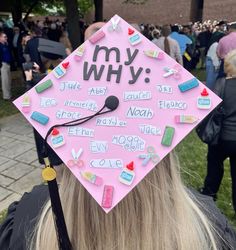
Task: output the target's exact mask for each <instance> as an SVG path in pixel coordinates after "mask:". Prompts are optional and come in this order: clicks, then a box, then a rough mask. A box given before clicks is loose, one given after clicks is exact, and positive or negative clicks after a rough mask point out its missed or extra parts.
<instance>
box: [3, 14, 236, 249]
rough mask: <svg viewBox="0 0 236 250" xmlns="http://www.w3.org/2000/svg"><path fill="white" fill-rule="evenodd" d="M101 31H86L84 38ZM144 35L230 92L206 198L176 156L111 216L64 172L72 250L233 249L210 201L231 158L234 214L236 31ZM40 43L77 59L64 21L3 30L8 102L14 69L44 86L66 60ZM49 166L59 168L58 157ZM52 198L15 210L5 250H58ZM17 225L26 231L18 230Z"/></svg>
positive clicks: (37, 191) (203, 26)
mask: <svg viewBox="0 0 236 250" xmlns="http://www.w3.org/2000/svg"><path fill="white" fill-rule="evenodd" d="M100 24H101V23H100ZM84 27H85V26H83V28H82V30H83V29H84ZM99 27H100V26H99ZM99 27H96V25H95V26H94V27H93V26H92V28H94V29H92V30H91V29H89V28H88V30H87V31H86V32H85V39H87V38H88V37H89V36H91V35H92V34H93V33H94V31H96V30H97V28H99ZM28 29H29V30H30V33H29V30H28ZM139 29H140V31H141V32H142V33H143V34H144V35H145V36H146V37H147V38H148V39H150V40H151V41H152V42H153V43H155V44H156V45H157V46H158V47H160V48H161V49H162V50H164V51H165V52H166V53H167V54H169V55H170V56H171V57H172V58H174V59H175V60H176V61H177V62H178V63H179V64H182V65H183V66H184V67H185V68H186V69H187V70H192V69H194V68H196V67H197V65H199V64H200V67H201V68H205V67H206V73H207V79H206V85H207V86H208V87H209V88H211V89H213V90H214V91H215V92H216V93H217V94H219V92H217V91H218V90H219V85H220V86H221V87H222V86H224V106H225V117H224V120H223V125H222V135H221V138H220V140H219V143H218V144H217V145H214V146H212V145H209V146H208V156H207V161H208V164H207V176H206V179H205V183H204V187H203V188H202V189H201V190H200V193H202V194H204V195H206V197H205V196H203V195H201V194H199V193H198V192H196V191H194V190H191V189H187V188H185V187H184V185H183V183H182V182H181V179H180V174H179V167H178V164H177V163H176V161H175V157H174V155H173V153H170V154H169V155H168V156H167V157H166V158H165V159H164V160H162V161H161V162H160V163H159V164H158V168H154V170H153V171H151V172H150V173H149V175H148V176H147V177H146V179H145V180H143V181H142V182H141V183H140V184H139V185H138V187H137V188H135V189H134V191H132V192H131V194H129V196H128V197H127V198H126V199H124V200H122V201H121V202H120V203H119V204H118V205H117V207H116V209H114V210H112V211H111V212H110V213H109V214H105V213H104V212H103V211H102V210H101V208H100V207H99V206H98V204H97V203H96V201H95V200H94V199H92V198H91V197H89V194H88V193H87V192H86V190H85V189H84V188H83V186H82V185H81V184H80V183H79V182H78V181H77V180H76V179H75V177H74V176H73V174H72V173H71V172H70V171H69V170H68V169H66V168H65V169H64V170H63V174H62V179H61V183H60V194H61V202H62V205H63V208H64V213H65V219H66V222H67V226H68V232H69V237H70V241H71V244H72V246H73V248H74V249H119V250H125V249H150V250H151V249H183V250H187V249H189V248H191V249H196V250H198V249H206V250H208V249H214V250H216V249H235V248H236V232H235V231H234V229H233V228H232V227H231V226H230V225H229V224H228V222H227V219H226V218H225V217H224V216H223V215H222V214H221V213H220V212H219V210H217V208H216V206H215V204H214V202H213V199H211V198H212V197H213V198H214V200H215V199H216V198H217V192H218V189H219V186H220V183H221V180H222V177H223V173H224V168H223V162H224V160H225V159H226V158H227V157H229V159H230V164H231V176H232V193H233V195H232V196H233V205H234V209H235V212H236V173H235V172H236V171H235V169H236V105H235V101H234V97H235V94H236V87H235V86H236V80H235V79H236V24H235V23H231V24H227V23H226V22H224V21H221V22H210V21H207V22H204V23H200V22H198V23H194V24H189V25H184V26H181V25H163V26H156V25H152V24H151V25H143V24H141V25H139ZM11 32H12V33H11ZM83 33H84V32H83ZM10 34H12V36H11V35H10ZM86 34H87V35H86ZM42 37H43V38H44V39H48V40H51V41H55V42H60V43H63V44H64V47H65V50H66V53H67V54H69V53H71V50H72V47H71V44H70V42H69V39H68V34H67V29H66V24H65V23H64V24H63V23H60V22H59V20H58V21H56V22H50V21H49V19H47V18H46V19H45V21H44V22H36V23H28V24H27V28H26V24H24V25H21V26H18V27H14V28H13V29H11V30H10V28H8V27H1V31H0V63H1V76H2V91H3V99H5V100H10V99H11V88H10V86H11V85H10V73H9V72H10V68H11V64H12V62H13V64H14V65H13V66H12V67H14V66H15V67H19V68H21V67H23V64H24V63H25V62H33V64H32V68H30V69H29V68H28V69H26V68H24V67H23V68H24V69H23V71H24V73H25V77H26V84H27V86H28V88H30V87H32V86H34V85H35V84H36V83H37V82H38V81H39V79H40V78H37V79H34V76H36V75H37V74H38V73H39V72H40V74H42V73H43V72H44V73H45V72H46V71H47V70H48V69H52V68H53V67H55V66H56V65H57V63H58V62H59V61H60V60H61V58H60V57H58V56H56V57H55V55H48V54H46V55H45V54H43V55H42V54H40V53H39V51H38V41H39V38H42ZM7 38H9V39H7ZM45 57H46V58H47V60H44V58H45ZM34 74H35V75H34ZM37 136H39V137H40V135H39V134H37V131H35V140H36V146H37V150H38V154H39V160H41V161H42V155H41V153H42V152H41V151H40V150H41V148H42V144H40V141H41V142H42V138H37ZM37 142H39V143H38V145H37ZM52 154H53V151H52ZM51 162H52V164H54V165H58V164H61V161H60V159H59V158H58V157H57V155H54V156H53V157H52V159H51ZM48 197H49V194H48V191H47V188H46V187H45V186H39V187H35V188H34V190H33V191H32V192H31V193H29V194H27V195H25V196H24V197H23V199H22V200H21V201H20V202H19V203H13V204H12V205H11V206H10V208H9V212H8V216H7V219H6V220H5V222H4V223H3V225H2V226H1V227H0V233H1V235H0V246H3V247H6V249H8V248H9V245H10V244H12V245H11V246H12V249H16V246H17V247H18V246H20V248H18V249H25V246H26V245H27V246H30V249H47V248H48V249H58V242H57V232H56V231H55V227H54V223H53V213H52V208H51V206H50V202H49V201H48ZM36 199H37V202H36ZM140 200H142V203H141V202H139V201H140ZM25 211H27V213H26V212H25ZM36 218H38V220H36ZM127 218H128V219H129V221H127ZM32 221H33V222H32ZM31 222H32V223H31ZM17 223H18V224H17ZM15 224H17V225H15ZM19 225H24V226H23V227H22V230H17V228H18V226H19ZM28 233H31V235H30V236H29V235H28ZM59 240H60V239H59ZM3 247H2V249H5V248H3ZM14 247H15V248H14ZM70 249H71V248H70Z"/></svg>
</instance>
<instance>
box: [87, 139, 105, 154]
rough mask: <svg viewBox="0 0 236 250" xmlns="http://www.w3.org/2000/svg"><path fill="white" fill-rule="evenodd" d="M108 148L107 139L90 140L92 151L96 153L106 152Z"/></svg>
mask: <svg viewBox="0 0 236 250" xmlns="http://www.w3.org/2000/svg"><path fill="white" fill-rule="evenodd" d="M107 150H108V142H107V141H91V142H90V151H91V152H92V153H94V154H98V153H105V152H107Z"/></svg>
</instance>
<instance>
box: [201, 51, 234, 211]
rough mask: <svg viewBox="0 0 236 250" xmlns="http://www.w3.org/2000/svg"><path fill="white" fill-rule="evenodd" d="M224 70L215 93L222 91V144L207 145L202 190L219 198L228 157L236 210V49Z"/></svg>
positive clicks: (226, 58) (226, 61)
mask: <svg viewBox="0 0 236 250" xmlns="http://www.w3.org/2000/svg"><path fill="white" fill-rule="evenodd" d="M224 69H225V72H226V74H227V76H226V77H224V78H219V79H218V80H217V81H216V84H215V89H214V92H215V93H216V94H218V95H220V96H222V95H221V94H223V108H224V111H225V115H224V118H223V122H222V128H221V135H220V141H219V143H218V144H217V145H214V146H212V145H208V155H207V176H206V178H205V182H204V187H203V188H202V189H201V193H202V194H205V195H210V196H212V197H213V198H214V199H216V194H217V192H218V190H219V187H220V184H221V180H222V178H223V175H224V161H225V160H226V159H227V158H229V161H230V170H231V178H232V199H233V207H234V210H235V212H236V102H235V96H236V50H233V51H231V52H230V53H229V54H228V55H227V56H226V57H225V65H224Z"/></svg>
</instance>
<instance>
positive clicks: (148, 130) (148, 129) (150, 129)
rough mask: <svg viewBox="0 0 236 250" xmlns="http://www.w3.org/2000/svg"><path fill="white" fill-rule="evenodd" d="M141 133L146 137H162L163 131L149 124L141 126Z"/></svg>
mask: <svg viewBox="0 0 236 250" xmlns="http://www.w3.org/2000/svg"><path fill="white" fill-rule="evenodd" d="M139 129H140V132H141V133H142V134H145V135H160V134H161V129H160V128H157V127H155V126H152V125H149V124H141V125H139Z"/></svg>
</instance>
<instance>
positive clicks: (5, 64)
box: [0, 32, 12, 100]
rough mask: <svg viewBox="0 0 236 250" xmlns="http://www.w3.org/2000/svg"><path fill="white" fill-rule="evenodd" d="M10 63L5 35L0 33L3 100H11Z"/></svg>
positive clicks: (10, 56)
mask: <svg viewBox="0 0 236 250" xmlns="http://www.w3.org/2000/svg"><path fill="white" fill-rule="evenodd" d="M11 61H12V55H11V50H10V48H9V45H8V42H7V35H6V34H5V33H4V32H0V69H1V80H2V94H3V99H4V100H10V99H11V69H10V67H11V66H10V64H11Z"/></svg>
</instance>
